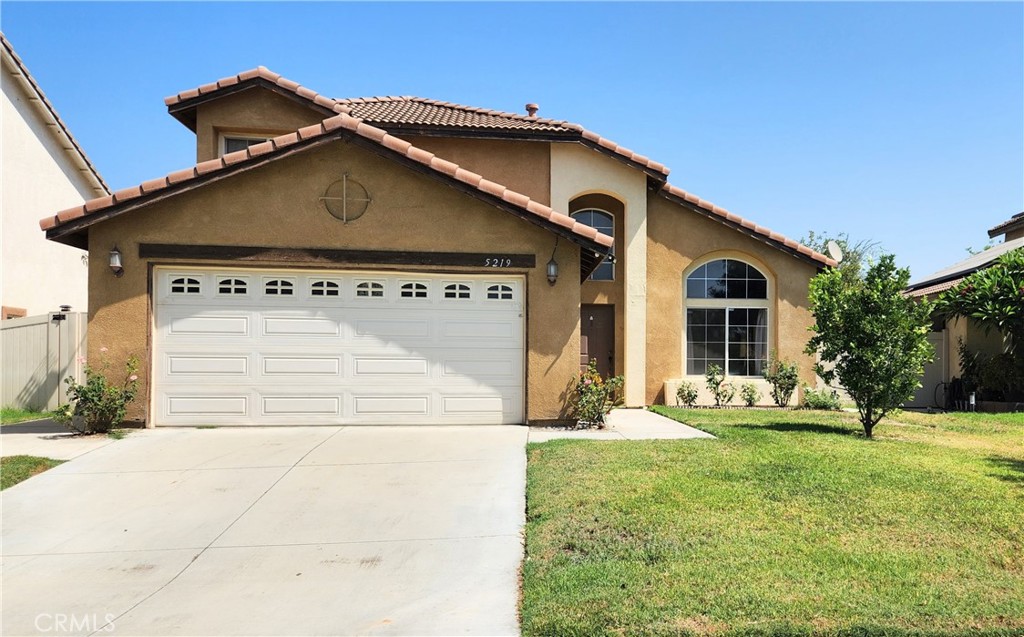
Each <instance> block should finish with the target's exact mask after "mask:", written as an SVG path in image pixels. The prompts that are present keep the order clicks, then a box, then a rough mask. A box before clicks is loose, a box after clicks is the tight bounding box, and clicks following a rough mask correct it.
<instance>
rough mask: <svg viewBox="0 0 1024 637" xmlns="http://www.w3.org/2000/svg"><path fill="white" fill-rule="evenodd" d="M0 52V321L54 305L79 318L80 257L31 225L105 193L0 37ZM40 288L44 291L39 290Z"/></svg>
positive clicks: (83, 273) (84, 292)
mask: <svg viewBox="0 0 1024 637" xmlns="http://www.w3.org/2000/svg"><path fill="white" fill-rule="evenodd" d="M0 45H2V46H0V59H2V63H0V66H2V68H3V71H2V74H0V85H2V88H3V106H2V109H3V111H2V116H0V117H2V119H3V133H2V135H3V144H2V145H0V153H2V157H0V192H2V193H3V194H2V195H0V207H2V209H3V213H2V214H3V219H2V226H3V232H2V237H3V238H2V240H0V241H2V251H0V254H2V260H3V263H2V266H0V271H2V272H3V275H2V283H0V305H2V313H0V320H3V319H9V318H15V317H19V316H28V315H37V314H43V313H46V312H49V311H53V310H56V309H57V308H59V307H60V306H61V305H70V306H72V307H74V308H76V309H81V310H83V311H84V310H85V307H86V304H87V299H88V285H87V282H88V267H87V266H86V263H85V258H86V252H85V251H84V250H83V249H76V248H74V247H68V246H67V245H60V244H59V243H55V242H53V241H46V239H45V237H43V236H42V235H41V234H40V233H39V230H38V227H37V226H36V222H37V221H38V219H39V217H40V216H42V215H45V214H48V213H52V212H53V211H54V210H58V209H63V208H67V207H69V206H72V205H75V204H81V203H82V202H83V201H86V200H88V199H93V198H95V197H102V196H106V195H108V194H110V191H109V190H108V189H107V185H106V184H105V183H104V182H103V178H102V177H100V174H99V172H97V170H96V168H95V167H94V166H93V165H92V163H91V162H90V161H89V158H88V157H87V156H86V154H85V152H84V151H83V150H82V148H81V146H79V145H78V142H76V141H75V138H74V137H72V135H71V132H70V131H69V130H68V127H67V126H66V125H65V124H64V122H63V120H61V118H60V116H59V115H58V114H57V110H56V109H55V108H54V107H53V104H51V103H50V101H49V100H48V99H47V98H46V95H45V94H44V93H43V91H42V89H41V88H39V84H38V83H37V82H36V80H35V79H34V78H33V77H32V75H31V74H30V73H29V72H28V69H27V68H26V67H25V63H24V62H23V61H22V60H21V58H19V57H18V55H17V53H15V52H14V47H13V46H11V43H10V42H9V41H8V40H7V38H6V37H5V36H4V35H3V34H2V33H0ZM42 281H45V282H46V284H45V285H40V282H42Z"/></svg>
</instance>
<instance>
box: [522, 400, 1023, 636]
mask: <svg viewBox="0 0 1024 637" xmlns="http://www.w3.org/2000/svg"><path fill="white" fill-rule="evenodd" d="M658 411H660V412H661V413H663V414H665V415H667V416H669V417H673V418H676V419H677V420H681V421H684V422H687V423H689V424H691V425H694V426H696V427H699V428H701V429H704V430H706V431H709V432H711V433H713V434H714V435H716V436H718V438H719V439H718V440H688V441H671V440H664V441H645V442H614V443H613V442H599V441H583V440H562V441H553V442H549V443H541V444H531V445H530V446H529V447H528V458H529V465H528V470H527V507H528V511H527V529H526V531H527V537H526V550H527V559H526V561H525V563H524V566H523V595H522V625H523V634H524V635H558V636H569V635H687V634H694V635H705V634H706V635H850V636H853V635H858V636H860V635H864V636H867V635H950V636H952V635H1024V414H1016V415H982V414H958V415H934V416H929V415H925V414H913V413H900V414H896V415H895V416H894V417H893V418H892V419H889V420H887V421H883V422H882V423H881V424H879V426H878V427H877V428H876V429H875V432H874V433H875V436H876V438H875V439H874V440H866V439H864V438H863V436H862V435H861V433H860V431H861V430H860V426H859V423H857V421H856V417H855V415H853V414H848V413H842V412H809V411H768V410H760V411H759V410H749V411H748V410H692V411H687V410H682V409H674V408H659V409H658Z"/></svg>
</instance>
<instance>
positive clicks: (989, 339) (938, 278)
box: [907, 212, 1024, 409]
mask: <svg viewBox="0 0 1024 637" xmlns="http://www.w3.org/2000/svg"><path fill="white" fill-rule="evenodd" d="M988 236H989V238H990V239H994V238H996V237H999V236H1003V238H1004V239H1003V242H1002V243H998V244H996V245H994V246H991V247H989V248H987V249H985V250H982V251H981V252H978V253H976V254H972V255H971V256H970V257H968V258H966V259H964V260H963V261H960V262H958V263H954V264H953V265H951V266H949V267H946V268H943V269H941V270H939V271H938V272H935V273H933V274H930V275H928V276H926V277H924V278H923V279H920V280H918V281H914V282H912V283H911V284H910V285H909V286H907V294H909V295H910V296H912V297H915V298H924V299H932V300H934V299H935V298H938V296H939V295H940V294H941V293H942V292H945V291H946V290H949V289H951V288H954V287H956V286H957V285H958V284H959V283H960V282H961V281H963V280H964V279H965V278H966V277H968V276H970V275H971V274H973V273H974V272H977V271H978V270H983V269H985V268H987V267H989V266H991V265H992V263H993V262H995V261H996V259H998V258H999V257H1001V256H1002V255H1004V254H1006V253H1007V252H1010V251H1012V250H1017V249H1020V248H1024V212H1021V213H1018V214H1015V215H1013V217H1011V218H1010V219H1008V220H1007V221H1004V222H1003V223H1000V224H999V225H997V226H995V227H993V228H992V229H990V230H989V231H988ZM928 339H929V342H931V344H932V346H933V347H934V348H935V360H934V361H932V362H931V363H930V364H928V365H925V369H924V376H923V378H922V380H921V388H920V389H919V390H918V391H917V393H916V394H915V395H914V398H913V400H911V401H910V402H909V403H907V406H908V407H913V408H922V409H923V408H928V407H938V408H945V407H946V399H945V394H944V392H943V388H945V387H947V386H948V384H949V383H951V382H952V381H953V379H954V378H960V377H961V376H962V374H963V370H962V369H961V366H960V355H959V347H960V343H963V344H964V345H965V346H966V347H967V349H968V350H969V351H971V352H973V353H982V354H984V355H987V356H991V355H993V354H1000V353H1002V352H1003V350H1004V346H1005V344H1004V343H1003V338H1002V336H1001V335H1000V334H998V333H997V332H990V333H988V334H986V333H985V330H984V329H983V328H981V327H979V326H978V325H977V324H976V323H974V322H973V321H969V320H964V319H958V318H953V319H948V320H947V319H945V318H942V317H936V320H935V322H934V324H933V325H932V331H931V332H930V333H929V335H928Z"/></svg>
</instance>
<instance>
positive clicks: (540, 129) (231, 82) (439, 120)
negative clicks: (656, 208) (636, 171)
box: [164, 66, 669, 177]
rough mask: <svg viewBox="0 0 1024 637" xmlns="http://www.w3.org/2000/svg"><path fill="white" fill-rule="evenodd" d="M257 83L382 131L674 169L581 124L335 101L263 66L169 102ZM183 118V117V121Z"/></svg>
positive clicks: (403, 99) (457, 108) (374, 100)
mask: <svg viewBox="0 0 1024 637" xmlns="http://www.w3.org/2000/svg"><path fill="white" fill-rule="evenodd" d="M256 81H264V82H269V83H270V84H272V85H273V86H275V87H276V88H277V89H278V90H282V91H287V92H290V93H293V94H295V95H297V96H299V97H301V98H304V99H306V100H308V101H309V102H311V103H313V104H315V105H316V106H319V107H321V108H322V109H326V110H329V111H332V112H334V113H344V114H346V115H352V116H353V117H356V118H359V119H362V120H364V121H366V122H367V123H370V124H375V125H377V126H379V127H381V128H387V127H388V126H389V125H420V126H432V127H439V128H442V129H451V130H456V129H459V128H461V129H474V130H485V131H506V132H512V131H526V132H529V131H533V132H537V133H548V134H560V135H563V136H565V138H566V139H575V140H578V141H581V142H583V143H585V144H588V145H591V146H592V147H594V148H595V149H597V150H599V151H602V152H606V153H609V154H611V155H615V156H617V157H619V158H621V159H624V160H626V161H629V162H633V163H634V164H637V165H639V166H640V167H641V168H642V169H644V170H647V171H650V172H653V173H655V174H658V175H661V176H662V177H665V176H667V175H668V173H669V169H668V168H667V167H666V166H665V165H664V164H662V163H659V162H656V161H654V160H652V159H650V158H648V157H645V156H644V155H641V154H639V153H636V152H633V151H632V150H630V149H628V148H626V147H624V146H620V145H619V144H616V143H615V142H613V141H611V140H610V139H606V138H604V137H601V136H600V135H598V134H597V133H594V132H592V131H589V130H587V129H585V128H583V127H582V126H580V125H579V124H573V123H571V122H565V121H561V120H553V119H545V118H542V117H529V116H527V115H519V114H516V113H507V112H504V111H496V110H490V109H485V108H476V107H473V106H464V105H462V104H454V103H451V102H442V101H439V100H431V99H425V98H422V97H413V96H398V97H394V96H390V97H361V98H351V99H333V98H330V97H326V96H324V95H321V94H319V93H317V92H316V91H314V90H312V89H309V88H306V87H304V86H302V85H300V84H299V83H297V82H293V81H291V80H289V79H286V78H284V77H282V76H281V75H280V74H278V73H274V72H273V71H271V70H270V69H268V68H267V67H265V66H259V67H256V68H255V69H250V70H248V71H244V72H242V73H239V74H238V75H232V76H229V77H226V78H223V79H220V80H217V81H216V82H211V83H209V84H204V85H202V86H200V87H198V88H193V89H190V90H187V91H182V92H181V93H178V94H176V95H172V96H170V97H167V98H165V99H164V104H166V105H167V107H168V108H171V109H175V110H176V111H177V110H180V109H182V108H185V107H186V106H187V105H188V103H189V102H190V101H192V100H196V99H199V98H203V97H206V96H209V95H211V94H213V93H216V92H218V91H224V90H230V89H231V88H232V87H235V86H237V85H240V84H243V83H247V82H249V83H251V82H256ZM176 116H177V115H176ZM179 119H181V118H180V117H179ZM183 121H184V120H183Z"/></svg>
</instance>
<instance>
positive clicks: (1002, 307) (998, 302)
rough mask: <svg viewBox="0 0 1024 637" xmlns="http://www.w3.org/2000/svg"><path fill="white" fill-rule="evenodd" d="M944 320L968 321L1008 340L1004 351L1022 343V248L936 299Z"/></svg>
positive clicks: (969, 277)
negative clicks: (965, 319)
mask: <svg viewBox="0 0 1024 637" xmlns="http://www.w3.org/2000/svg"><path fill="white" fill-rule="evenodd" d="M939 311H940V312H942V313H943V314H945V315H946V316H948V317H966V318H969V319H971V320H973V321H975V322H976V323H978V325H980V326H981V327H982V328H984V329H985V331H986V332H989V331H991V330H993V329H994V330H997V331H998V332H999V333H1001V334H1002V335H1003V336H1006V337H1009V338H1008V342H1007V348H1006V351H1007V352H1008V353H1011V354H1012V353H1014V352H1015V351H1016V348H1017V347H1018V346H1019V345H1020V344H1021V343H1024V248H1017V249H1016V250H1011V251H1009V252H1007V253H1006V254H1004V255H1002V256H1000V257H999V258H998V259H996V260H995V261H994V262H993V263H992V265H991V266H989V267H988V268H985V269H984V270H978V271H977V272H975V273H974V274H971V275H970V276H968V277H967V278H965V279H964V280H963V281H961V282H960V283H959V284H958V285H957V286H956V287H953V288H950V289H949V290H946V291H945V292H944V293H943V294H942V296H941V297H940V299H939Z"/></svg>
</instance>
